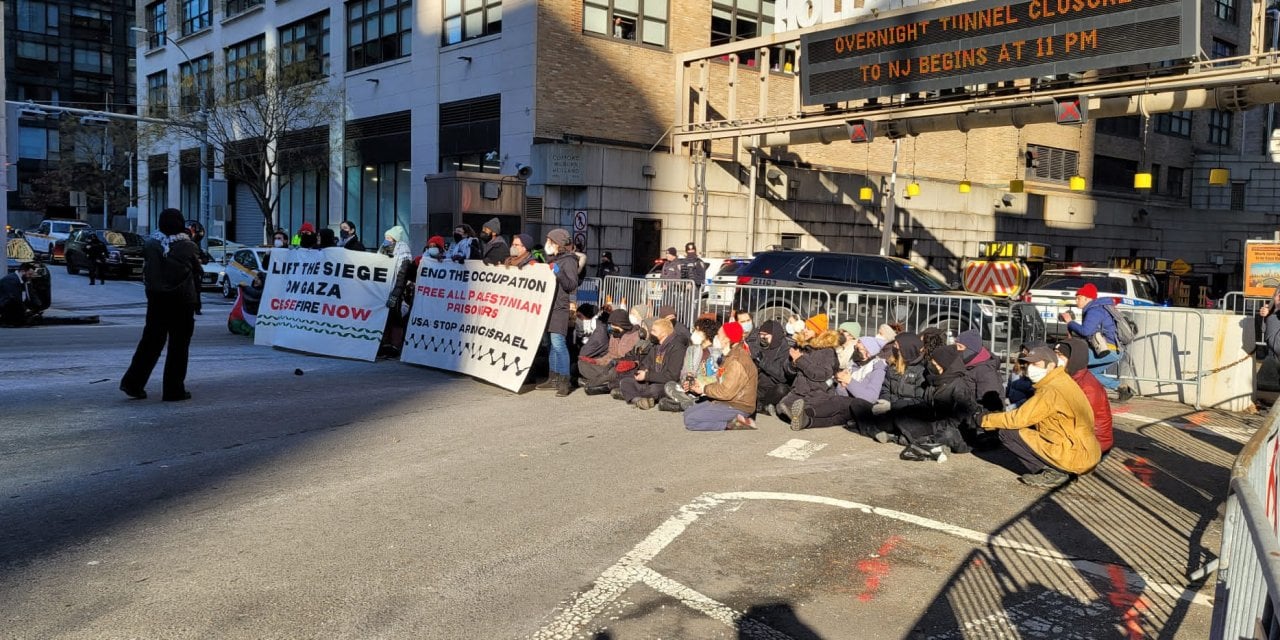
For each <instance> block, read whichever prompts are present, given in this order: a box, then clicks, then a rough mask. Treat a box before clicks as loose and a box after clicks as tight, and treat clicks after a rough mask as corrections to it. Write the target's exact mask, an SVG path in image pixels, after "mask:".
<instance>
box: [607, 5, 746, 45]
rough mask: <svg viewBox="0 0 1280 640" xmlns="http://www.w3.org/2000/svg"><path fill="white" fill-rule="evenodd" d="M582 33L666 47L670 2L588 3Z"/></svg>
mask: <svg viewBox="0 0 1280 640" xmlns="http://www.w3.org/2000/svg"><path fill="white" fill-rule="evenodd" d="M748 1H749V0H748ZM582 30H583V31H585V32H587V33H599V34H601V35H606V36H613V37H614V38H619V39H622V40H635V41H637V42H643V43H644V44H649V45H653V46H655V47H665V46H667V0H584V2H583V4H582Z"/></svg>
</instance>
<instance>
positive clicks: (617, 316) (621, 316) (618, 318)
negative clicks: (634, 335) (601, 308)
mask: <svg viewBox="0 0 1280 640" xmlns="http://www.w3.org/2000/svg"><path fill="white" fill-rule="evenodd" d="M609 324H612V325H616V326H618V327H620V328H621V329H622V330H623V331H630V330H631V326H632V325H631V317H630V316H629V315H627V312H626V311H625V310H623V309H614V310H613V311H610V312H609Z"/></svg>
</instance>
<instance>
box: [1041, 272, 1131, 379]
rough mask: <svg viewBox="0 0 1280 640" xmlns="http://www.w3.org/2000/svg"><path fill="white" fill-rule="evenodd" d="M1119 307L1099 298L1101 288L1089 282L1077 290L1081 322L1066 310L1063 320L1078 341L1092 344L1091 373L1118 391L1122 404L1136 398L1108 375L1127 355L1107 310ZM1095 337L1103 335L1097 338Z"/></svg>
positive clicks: (1090, 356)
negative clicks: (1122, 357)
mask: <svg viewBox="0 0 1280 640" xmlns="http://www.w3.org/2000/svg"><path fill="white" fill-rule="evenodd" d="M1113 304H1115V302H1114V300H1112V299H1111V298H1099V297H1098V287H1096V286H1094V284H1093V283H1092V282H1087V283H1085V285H1084V286H1083V287H1080V288H1079V289H1077V290H1076V307H1078V308H1079V309H1081V312H1080V315H1081V321H1080V322H1076V320H1075V314H1074V313H1073V312H1071V311H1069V310H1068V311H1063V312H1062V314H1061V315H1060V316H1059V317H1060V319H1061V320H1062V321H1063V322H1065V323H1067V331H1068V332H1069V333H1070V334H1071V335H1073V336H1076V337H1078V338H1083V339H1084V341H1085V343H1087V344H1088V345H1089V353H1088V356H1089V372H1090V373H1092V374H1093V375H1094V377H1096V378H1097V379H1098V382H1100V383H1102V386H1104V387H1106V388H1107V389H1110V390H1111V391H1115V392H1116V393H1118V394H1119V396H1120V402H1125V401H1127V400H1128V399H1129V398H1131V397H1133V391H1132V390H1131V389H1129V387H1128V385H1124V386H1122V385H1121V384H1120V378H1118V377H1115V376H1110V375H1107V374H1106V373H1105V371H1106V370H1107V369H1109V368H1110V367H1111V365H1113V364H1115V363H1117V362H1120V358H1121V356H1123V355H1124V354H1123V353H1121V351H1120V340H1119V339H1118V338H1116V321H1115V320H1114V319H1113V318H1112V317H1111V313H1110V312H1109V311H1108V310H1107V307H1110V306H1112V305H1113ZM1094 334H1101V337H1100V338H1095V337H1094Z"/></svg>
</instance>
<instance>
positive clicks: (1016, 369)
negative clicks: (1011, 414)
mask: <svg viewBox="0 0 1280 640" xmlns="http://www.w3.org/2000/svg"><path fill="white" fill-rule="evenodd" d="M1043 346H1047V345H1046V344H1045V343H1044V342H1043V341H1039V340H1033V341H1030V342H1024V343H1022V345H1021V346H1020V347H1018V357H1019V358H1021V357H1022V356H1025V355H1027V353H1028V352H1029V351H1031V349H1033V348H1035V347H1043ZM1035 392H1036V389H1035V386H1034V384H1033V383H1032V382H1031V379H1030V378H1028V377H1027V373H1026V365H1024V364H1022V361H1021V360H1018V361H1015V362H1014V363H1013V365H1012V366H1011V367H1010V375H1009V384H1008V385H1006V386H1005V398H1007V399H1008V400H1009V407H1008V408H1010V409H1016V408H1018V407H1019V406H1021V405H1022V403H1023V402H1026V401H1027V398H1030V397H1031V396H1033V395H1035Z"/></svg>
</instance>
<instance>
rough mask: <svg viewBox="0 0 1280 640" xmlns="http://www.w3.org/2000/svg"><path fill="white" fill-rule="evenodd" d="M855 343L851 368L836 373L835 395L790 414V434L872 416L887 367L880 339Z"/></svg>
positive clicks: (818, 400)
mask: <svg viewBox="0 0 1280 640" xmlns="http://www.w3.org/2000/svg"><path fill="white" fill-rule="evenodd" d="M854 342H855V343H856V347H855V354H854V356H853V358H852V360H851V365H852V368H848V369H840V370H839V371H837V372H836V378H835V379H836V386H835V391H836V392H835V395H830V396H823V397H819V398H815V399H811V400H807V401H805V405H804V410H803V411H800V412H795V411H793V412H792V415H791V428H792V430H795V431H799V430H801V429H807V428H810V427H833V426H836V425H844V424H847V423H849V422H850V421H853V422H855V423H856V422H857V421H858V420H859V419H865V418H866V417H868V416H870V415H872V414H871V407H872V405H873V404H874V403H875V402H876V401H877V400H879V399H880V391H881V389H882V388H883V386H884V378H885V371H886V369H887V368H888V363H887V362H885V360H884V359H883V358H880V357H879V355H880V354H881V352H882V350H883V347H882V345H881V344H880V339H879V338H877V337H870V336H864V337H862V338H858V339H857V340H855V341H854Z"/></svg>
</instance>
